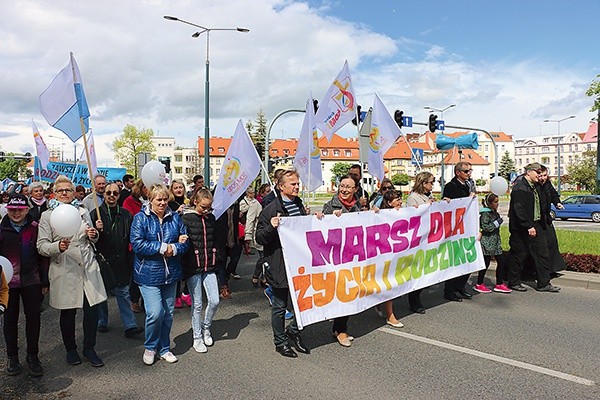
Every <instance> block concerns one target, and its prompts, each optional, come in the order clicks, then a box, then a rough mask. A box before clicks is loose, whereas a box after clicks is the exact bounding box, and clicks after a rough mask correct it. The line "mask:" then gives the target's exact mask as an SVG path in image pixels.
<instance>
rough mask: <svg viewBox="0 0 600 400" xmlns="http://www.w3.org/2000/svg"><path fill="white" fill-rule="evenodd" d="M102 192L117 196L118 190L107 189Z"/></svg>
mask: <svg viewBox="0 0 600 400" xmlns="http://www.w3.org/2000/svg"><path fill="white" fill-rule="evenodd" d="M104 193H105V194H106V195H107V196H118V195H119V192H118V191H116V190H115V191H114V192H112V191H110V190H107V191H106V192H104Z"/></svg>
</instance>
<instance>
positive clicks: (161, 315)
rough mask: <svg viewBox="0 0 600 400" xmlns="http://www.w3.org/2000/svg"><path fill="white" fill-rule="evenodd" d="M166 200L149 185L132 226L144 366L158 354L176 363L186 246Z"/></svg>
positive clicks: (180, 226)
mask: <svg viewBox="0 0 600 400" xmlns="http://www.w3.org/2000/svg"><path fill="white" fill-rule="evenodd" d="M169 196H170V194H169V190H168V189H167V187H166V186H165V185H161V184H157V185H152V187H151V188H150V190H149V192H148V200H149V201H150V204H148V205H145V206H144V207H143V208H142V211H141V212H139V213H137V214H136V215H135V216H134V218H133V224H132V225H131V246H132V248H133V252H134V261H133V280H134V282H135V283H136V284H138V285H139V287H140V291H141V292H142V296H143V298H144V306H145V309H146V327H145V328H146V339H145V341H144V348H145V351H144V357H143V360H144V363H145V364H146V365H152V364H154V361H155V359H156V353H157V352H158V354H159V355H160V358H161V359H163V360H165V361H167V362H168V363H175V362H177V357H175V355H173V353H171V339H170V334H171V326H172V325H173V309H174V306H175V289H176V287H177V282H178V281H179V280H180V279H181V261H180V256H181V255H182V254H184V253H185V251H186V250H187V247H188V244H187V231H186V228H185V225H184V224H183V223H182V221H181V219H180V217H179V214H177V213H176V212H174V211H172V210H171V209H170V208H169V206H168V203H169Z"/></svg>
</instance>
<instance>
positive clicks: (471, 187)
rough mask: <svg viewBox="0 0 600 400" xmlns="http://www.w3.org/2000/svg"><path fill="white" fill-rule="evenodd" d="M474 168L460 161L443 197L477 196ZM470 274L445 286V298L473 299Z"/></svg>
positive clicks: (448, 282)
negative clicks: (469, 283) (468, 285)
mask: <svg viewBox="0 0 600 400" xmlns="http://www.w3.org/2000/svg"><path fill="white" fill-rule="evenodd" d="M472 172H473V168H472V167H471V163H469V162H467V161H459V162H458V163H456V165H455V166H454V178H452V180H450V182H448V183H447V184H446V185H444V193H443V195H442V196H443V197H444V198H445V199H459V198H461V197H470V196H476V193H475V183H474V182H473V179H471V173H472ZM469 276H470V274H466V275H461V276H457V277H456V278H452V279H449V280H447V281H446V283H445V284H444V298H445V299H446V300H450V301H462V299H471V298H473V295H472V294H471V293H469V292H467V290H466V289H465V285H466V284H467V281H468V280H469Z"/></svg>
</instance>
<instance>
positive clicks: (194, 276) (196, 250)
mask: <svg viewBox="0 0 600 400" xmlns="http://www.w3.org/2000/svg"><path fill="white" fill-rule="evenodd" d="M192 201H193V203H194V210H191V211H187V210H186V211H185V213H184V214H183V217H182V218H183V223H184V224H185V226H186V227H187V231H188V239H189V240H190V244H191V245H190V247H189V249H188V251H187V252H186V253H185V255H184V256H183V257H182V264H183V277H184V279H186V281H187V286H188V289H189V291H190V295H191V296H192V308H191V310H192V331H193V338H194V344H193V346H194V350H196V351H197V352H198V353H206V352H207V351H208V349H207V346H209V347H210V346H212V345H213V339H212V336H211V334H210V325H211V323H212V320H213V317H214V315H215V312H216V311H217V306H218V305H219V284H218V283H217V274H216V271H217V267H216V261H217V260H216V259H217V250H216V248H215V246H214V243H213V232H214V228H215V216H214V214H212V213H211V211H212V201H213V198H212V195H211V193H210V191H209V190H208V189H200V190H198V191H197V192H195V194H194V197H193V198H192ZM203 287H204V292H205V293H206V301H207V305H206V310H205V312H204V319H203V320H202V288H203Z"/></svg>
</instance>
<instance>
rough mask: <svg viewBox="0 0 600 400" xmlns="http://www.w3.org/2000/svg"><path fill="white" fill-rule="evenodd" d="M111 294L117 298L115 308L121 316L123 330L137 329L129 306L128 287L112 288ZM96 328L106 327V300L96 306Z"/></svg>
mask: <svg viewBox="0 0 600 400" xmlns="http://www.w3.org/2000/svg"><path fill="white" fill-rule="evenodd" d="M112 293H113V294H114V295H115V297H116V298H117V306H118V307H119V314H120V315H121V323H122V324H123V329H125V330H127V329H131V328H137V322H136V320H135V315H134V314H133V311H132V310H131V306H130V304H129V300H130V297H129V285H125V286H118V287H115V288H113V290H112ZM98 326H108V300H107V301H105V302H103V303H100V304H99V306H98Z"/></svg>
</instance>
